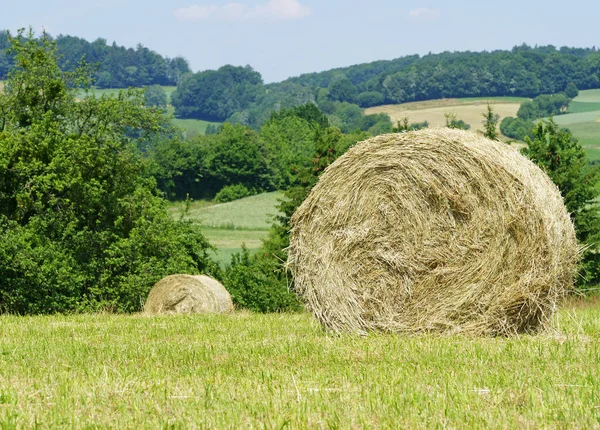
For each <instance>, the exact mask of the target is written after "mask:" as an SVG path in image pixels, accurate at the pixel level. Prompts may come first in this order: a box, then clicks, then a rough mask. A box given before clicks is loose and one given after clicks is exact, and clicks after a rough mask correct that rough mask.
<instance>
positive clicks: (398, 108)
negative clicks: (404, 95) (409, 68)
mask: <svg viewBox="0 0 600 430" xmlns="http://www.w3.org/2000/svg"><path fill="white" fill-rule="evenodd" d="M525 100H528V99H526V98H519V97H490V98H464V99H441V100H427V101H423V102H411V103H403V104H399V105H385V106H376V107H372V108H369V109H366V110H365V114H367V115H370V114H376V113H386V114H388V115H389V116H390V118H391V119H392V123H394V124H395V123H396V121H398V120H401V119H403V118H405V117H408V119H409V121H410V122H423V121H428V122H429V126H430V127H442V126H445V125H446V117H445V114H447V113H451V114H456V117H457V118H458V119H462V120H463V121H465V122H466V123H467V124H470V125H471V130H473V131H475V130H479V129H482V128H483V116H482V115H483V113H484V112H485V111H486V108H487V103H488V102H490V103H491V104H492V105H493V107H494V111H495V112H496V113H497V114H498V115H500V121H501V120H502V118H504V117H506V116H516V114H517V111H518V110H519V107H520V106H521V103H523V102H524V101H525Z"/></svg>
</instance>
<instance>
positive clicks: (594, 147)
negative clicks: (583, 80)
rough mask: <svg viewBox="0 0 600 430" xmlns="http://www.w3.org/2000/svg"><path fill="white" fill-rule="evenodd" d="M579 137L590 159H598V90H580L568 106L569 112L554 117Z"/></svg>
mask: <svg viewBox="0 0 600 430" xmlns="http://www.w3.org/2000/svg"><path fill="white" fill-rule="evenodd" d="M554 120H555V121H556V123H557V124H560V125H561V126H563V127H567V128H568V129H569V130H571V132H573V135H574V136H575V137H576V138H577V139H579V142H580V143H581V144H582V145H583V147H584V148H585V149H586V151H587V153H588V157H589V158H590V159H591V160H600V90H585V91H580V92H579V96H577V97H576V98H575V99H573V101H572V102H571V104H570V106H569V113H568V114H565V115H558V116H556V117H554Z"/></svg>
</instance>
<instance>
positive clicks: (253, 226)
mask: <svg viewBox="0 0 600 430" xmlns="http://www.w3.org/2000/svg"><path fill="white" fill-rule="evenodd" d="M282 197H283V194H282V193H281V192H273V193H264V194H259V195H257V196H251V197H246V198H244V199H240V200H236V201H233V202H229V203H222V204H213V203H210V202H206V201H197V202H193V203H192V204H191V206H190V211H189V213H188V216H187V217H186V219H190V220H192V221H195V222H198V223H199V224H200V225H201V226H202V232H203V233H204V235H205V236H206V238H207V239H208V240H209V241H210V243H211V244H213V245H214V246H215V247H216V248H217V251H216V254H215V257H216V260H217V261H218V262H219V263H220V264H222V265H224V264H227V263H229V262H230V261H231V256H232V255H233V254H234V253H236V252H239V251H241V249H242V244H245V245H246V248H248V249H249V250H250V251H254V250H256V249H257V248H259V247H260V246H261V245H262V240H263V239H266V237H267V235H268V233H269V228H270V227H271V224H272V219H273V216H274V215H276V214H277V209H276V208H275V206H276V205H277V204H278V199H280V198H282ZM183 207H184V205H183V203H175V204H172V205H171V213H172V214H173V216H174V217H179V216H180V214H181V211H182V210H183Z"/></svg>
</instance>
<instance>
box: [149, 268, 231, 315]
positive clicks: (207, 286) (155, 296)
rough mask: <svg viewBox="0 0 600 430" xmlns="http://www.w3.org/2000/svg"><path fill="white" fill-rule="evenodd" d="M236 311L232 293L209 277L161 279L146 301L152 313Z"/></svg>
mask: <svg viewBox="0 0 600 430" xmlns="http://www.w3.org/2000/svg"><path fill="white" fill-rule="evenodd" d="M232 311H233V302H232V301H231V296H230V295H229V292H227V290H226V289H225V287H224V286H223V285H221V283H220V282H219V281H217V280H215V279H212V278H209V277H208V276H204V275H201V276H192V275H171V276H167V277H166V278H163V279H162V280H160V281H159V282H157V283H156V284H155V285H154V287H152V290H150V294H149V295H148V299H147V300H146V303H145V304H144V312H146V313H152V314H202V313H228V312H232Z"/></svg>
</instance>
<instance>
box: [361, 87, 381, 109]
mask: <svg viewBox="0 0 600 430" xmlns="http://www.w3.org/2000/svg"><path fill="white" fill-rule="evenodd" d="M355 99H356V103H357V104H358V105H359V106H360V107H361V108H369V107H371V106H379V105H382V104H383V102H384V100H385V98H384V97H383V94H381V93H378V92H377V91H365V92H362V93H360V94H359V95H357V96H356V98H355Z"/></svg>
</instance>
